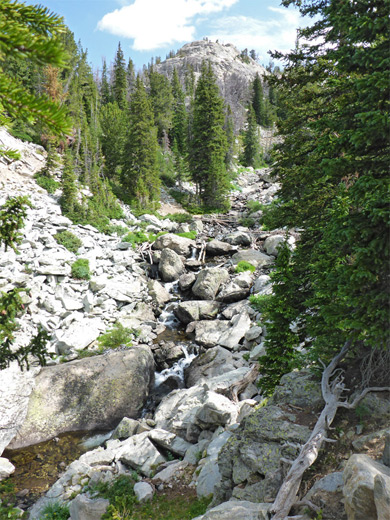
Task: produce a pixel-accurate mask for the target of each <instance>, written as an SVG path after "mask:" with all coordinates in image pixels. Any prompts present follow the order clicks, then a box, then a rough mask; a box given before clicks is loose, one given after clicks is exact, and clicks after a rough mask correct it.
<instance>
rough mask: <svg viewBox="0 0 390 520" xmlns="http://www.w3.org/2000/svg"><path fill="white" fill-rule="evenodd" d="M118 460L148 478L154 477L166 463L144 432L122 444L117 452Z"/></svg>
mask: <svg viewBox="0 0 390 520" xmlns="http://www.w3.org/2000/svg"><path fill="white" fill-rule="evenodd" d="M116 460H119V461H121V462H123V463H124V464H126V465H128V466H130V467H131V468H133V469H135V470H136V471H139V472H140V473H141V474H142V475H145V476H146V477H150V476H152V474H153V473H154V471H155V469H156V467H157V466H158V465H159V464H162V463H163V462H165V461H166V459H165V457H163V456H162V455H161V453H160V452H159V451H158V450H157V448H156V447H155V445H154V444H153V443H152V442H151V441H150V440H149V439H148V432H143V433H140V434H138V435H134V436H133V437H129V439H127V440H125V441H123V442H122V446H121V448H120V449H119V450H118V451H117V454H116Z"/></svg>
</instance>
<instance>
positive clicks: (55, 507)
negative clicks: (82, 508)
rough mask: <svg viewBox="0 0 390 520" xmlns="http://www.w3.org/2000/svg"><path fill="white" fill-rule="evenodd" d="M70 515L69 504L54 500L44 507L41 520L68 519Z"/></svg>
mask: <svg viewBox="0 0 390 520" xmlns="http://www.w3.org/2000/svg"><path fill="white" fill-rule="evenodd" d="M69 515H70V513H69V508H68V506H66V505H65V504H60V503H59V502H52V503H51V504H48V505H47V506H46V507H45V508H44V509H43V511H42V513H41V515H40V517H39V520H68V518H69Z"/></svg>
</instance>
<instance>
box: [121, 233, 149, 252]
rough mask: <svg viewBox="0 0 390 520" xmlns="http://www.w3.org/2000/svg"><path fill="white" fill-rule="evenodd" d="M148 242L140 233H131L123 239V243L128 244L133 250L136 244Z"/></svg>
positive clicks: (146, 237) (147, 238) (144, 235)
mask: <svg viewBox="0 0 390 520" xmlns="http://www.w3.org/2000/svg"><path fill="white" fill-rule="evenodd" d="M148 240H149V237H148V236H147V235H146V234H145V233H143V232H142V231H131V232H130V233H128V234H127V235H126V236H125V237H123V242H129V243H130V244H131V245H132V246H133V247H134V248H135V246H136V244H143V243H144V242H148Z"/></svg>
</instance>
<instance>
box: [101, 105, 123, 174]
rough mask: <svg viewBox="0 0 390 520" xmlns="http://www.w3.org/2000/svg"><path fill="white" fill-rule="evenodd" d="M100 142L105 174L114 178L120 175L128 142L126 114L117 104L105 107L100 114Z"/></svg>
mask: <svg viewBox="0 0 390 520" xmlns="http://www.w3.org/2000/svg"><path fill="white" fill-rule="evenodd" d="M99 116H100V127H101V134H100V141H101V145H102V152H103V155H104V172H105V174H106V175H107V176H108V177H109V178H112V177H114V176H116V175H118V176H119V175H120V173H121V171H122V167H123V150H124V145H125V140H126V129H127V123H126V116H127V114H126V112H125V111H124V110H121V109H120V107H119V105H118V104H117V103H108V104H106V105H103V106H102V108H101V110H100V113H99Z"/></svg>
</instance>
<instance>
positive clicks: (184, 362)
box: [154, 344, 198, 388]
mask: <svg viewBox="0 0 390 520" xmlns="http://www.w3.org/2000/svg"><path fill="white" fill-rule="evenodd" d="M180 346H181V348H182V349H183V352H184V357H183V358H181V359H179V361H177V362H176V363H175V364H174V365H173V366H172V367H170V368H166V369H164V370H162V371H161V372H156V373H155V384H154V386H155V388H158V387H159V386H160V385H161V384H162V383H164V382H165V381H166V380H167V379H169V378H170V377H174V378H175V379H178V380H179V381H180V383H181V385H180V386H182V385H183V386H184V370H185V369H186V368H187V367H188V366H189V365H190V363H191V361H192V360H193V359H195V358H196V356H197V355H198V352H197V350H195V349H193V351H192V353H190V352H189V348H188V345H184V344H180Z"/></svg>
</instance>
